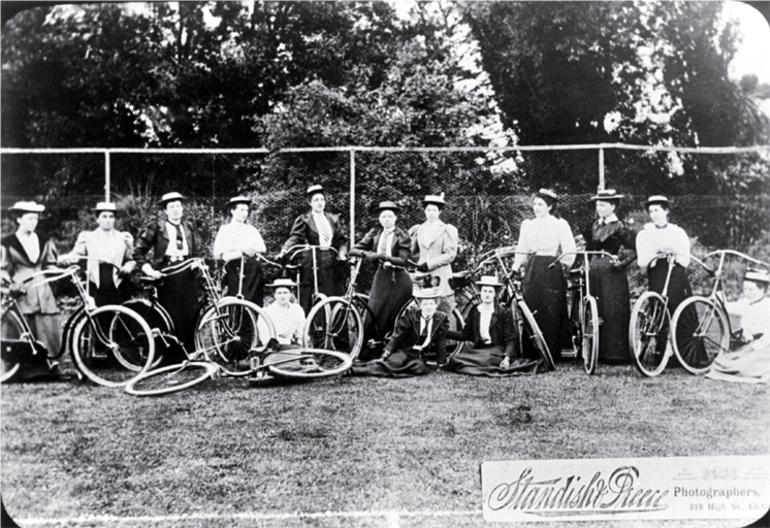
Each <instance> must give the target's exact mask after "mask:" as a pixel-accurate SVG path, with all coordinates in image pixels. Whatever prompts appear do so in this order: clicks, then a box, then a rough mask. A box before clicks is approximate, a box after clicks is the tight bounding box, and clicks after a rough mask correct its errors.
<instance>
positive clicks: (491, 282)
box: [476, 275, 502, 288]
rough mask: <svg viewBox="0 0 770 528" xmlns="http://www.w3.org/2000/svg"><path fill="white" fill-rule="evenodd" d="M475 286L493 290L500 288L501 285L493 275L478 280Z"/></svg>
mask: <svg viewBox="0 0 770 528" xmlns="http://www.w3.org/2000/svg"><path fill="white" fill-rule="evenodd" d="M476 286H478V287H482V286H492V287H494V288H499V287H501V286H502V283H501V282H500V281H498V280H497V277H495V276H494V275H483V276H482V277H481V278H480V279H479V280H477V281H476Z"/></svg>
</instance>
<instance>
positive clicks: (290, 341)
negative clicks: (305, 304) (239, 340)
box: [258, 279, 305, 348]
mask: <svg viewBox="0 0 770 528" xmlns="http://www.w3.org/2000/svg"><path fill="white" fill-rule="evenodd" d="M267 287H268V288H273V298H274V301H273V302H272V303H271V304H270V305H269V306H267V307H266V308H265V309H264V312H265V314H267V316H268V317H269V318H270V321H272V323H273V326H274V327H275V335H276V339H277V340H278V343H280V344H281V348H298V347H299V343H300V341H301V339H302V330H303V328H304V327H305V312H304V310H302V307H301V306H300V305H299V304H297V303H296V302H292V293H291V289H292V288H296V287H297V284H296V283H295V282H293V281H292V280H291V279H275V282H273V283H272V284H268V285H267ZM258 330H259V335H261V336H263V335H267V325H266V324H265V323H264V322H263V321H262V320H261V319H260V321H259V323H258ZM263 344H267V343H263Z"/></svg>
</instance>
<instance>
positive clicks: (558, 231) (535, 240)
mask: <svg viewBox="0 0 770 528" xmlns="http://www.w3.org/2000/svg"><path fill="white" fill-rule="evenodd" d="M558 201H559V199H558V196H557V195H556V193H555V192H554V191H552V190H551V189H540V190H539V191H538V192H537V193H536V194H535V197H534V198H533V200H532V209H533V211H534V213H535V218H533V219H528V220H524V221H523V222H522V223H521V228H520V231H519V241H518V245H517V247H516V258H515V259H514V262H513V271H514V272H518V271H519V270H520V269H521V267H522V266H525V268H524V276H523V280H522V287H523V290H524V291H523V294H524V300H525V302H526V303H527V305H528V306H529V307H530V308H531V309H532V312H533V313H534V314H535V320H536V321H537V324H538V326H539V327H540V330H541V331H542V332H543V336H544V337H545V340H546V343H547V345H548V350H549V351H550V352H551V355H552V356H553V358H554V359H558V358H560V357H561V350H563V349H568V348H571V347H572V345H571V337H570V335H569V319H568V317H567V282H566V279H565V277H564V272H563V271H562V269H561V267H560V266H553V267H552V266H551V263H552V262H553V260H554V257H556V256H557V255H558V254H559V252H562V253H570V252H573V251H575V238H574V237H573V236H572V229H571V228H570V226H569V224H568V223H567V221H566V220H564V219H563V218H561V217H559V216H556V215H557V212H556V208H557V205H558ZM561 262H562V264H564V265H566V267H567V268H569V267H570V266H572V264H573V263H574V262H575V256H574V255H572V256H565V257H564V258H563V259H562V261H561ZM532 357H533V358H534V357H536V356H535V355H534V353H533V355H532Z"/></svg>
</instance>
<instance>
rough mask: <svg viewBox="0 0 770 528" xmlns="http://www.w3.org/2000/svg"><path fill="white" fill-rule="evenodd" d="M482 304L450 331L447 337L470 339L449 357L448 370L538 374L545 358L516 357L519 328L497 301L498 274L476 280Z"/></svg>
mask: <svg viewBox="0 0 770 528" xmlns="http://www.w3.org/2000/svg"><path fill="white" fill-rule="evenodd" d="M476 285H477V286H479V296H480V297H481V303H480V304H478V305H476V306H474V307H473V308H472V309H471V312H470V314H468V320H467V321H466V322H465V327H463V329H462V331H450V332H449V333H448V337H449V338H450V339H456V340H458V341H470V342H471V343H472V345H471V346H466V347H464V348H463V349H461V350H460V351H459V352H457V353H456V354H454V355H453V356H452V357H451V358H449V363H447V367H446V368H447V370H453V371H455V372H458V373H460V374H469V375H471V376H489V377H504V376H517V375H520V374H522V373H530V374H535V373H536V372H537V370H538V366H539V365H542V360H536V359H514V351H515V349H516V328H515V326H514V324H513V315H512V314H511V311H510V310H509V309H508V307H506V306H501V305H500V304H499V303H498V302H497V292H498V290H499V288H501V287H502V286H503V285H502V284H501V283H499V282H498V281H497V277H492V276H484V277H481V280H479V281H478V282H476Z"/></svg>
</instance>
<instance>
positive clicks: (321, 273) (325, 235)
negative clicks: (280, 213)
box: [279, 185, 347, 313]
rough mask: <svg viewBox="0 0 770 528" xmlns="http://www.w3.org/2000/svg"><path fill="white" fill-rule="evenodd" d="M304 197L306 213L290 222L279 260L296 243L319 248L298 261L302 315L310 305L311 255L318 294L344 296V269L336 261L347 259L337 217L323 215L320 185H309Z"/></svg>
mask: <svg viewBox="0 0 770 528" xmlns="http://www.w3.org/2000/svg"><path fill="white" fill-rule="evenodd" d="M306 196H307V198H308V200H309V203H310V212H308V213H305V214H302V215H300V216H298V217H297V219H296V220H294V225H292V227H291V234H289V238H288V239H287V240H286V242H285V243H284V244H283V249H281V253H280V254H279V257H282V256H283V255H284V254H285V253H286V251H287V250H288V249H289V248H290V247H292V246H295V245H297V244H310V245H312V246H320V247H321V248H322V249H321V250H320V251H318V250H313V251H306V252H305V256H304V257H303V259H302V272H301V274H300V294H299V295H300V305H301V306H302V309H303V310H305V313H308V312H309V311H310V308H311V307H312V306H313V294H314V293H316V292H314V291H313V283H314V275H313V260H314V255H315V260H316V265H317V268H318V269H317V278H318V292H317V293H323V294H326V295H329V296H331V295H342V294H344V293H345V270H344V269H343V267H342V265H341V264H340V260H343V261H344V260H345V259H346V258H347V237H345V235H344V234H343V233H342V228H341V226H340V222H339V217H338V216H337V215H333V214H331V213H327V212H325V209H326V196H325V194H324V189H323V187H322V186H320V185H311V186H310V187H308V189H307V193H306ZM323 248H334V249H336V250H337V251H338V252H339V256H338V255H337V254H335V252H334V251H324V250H323Z"/></svg>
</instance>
